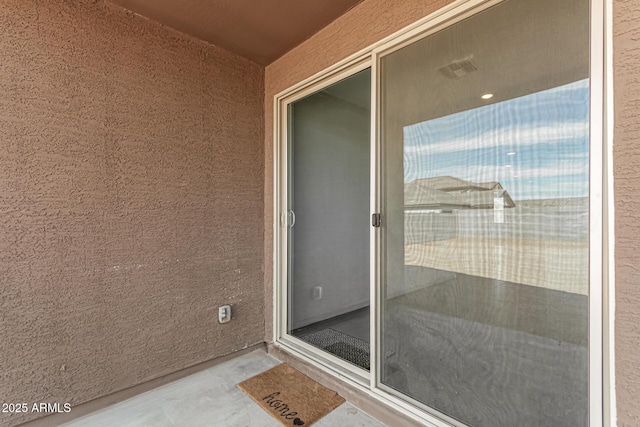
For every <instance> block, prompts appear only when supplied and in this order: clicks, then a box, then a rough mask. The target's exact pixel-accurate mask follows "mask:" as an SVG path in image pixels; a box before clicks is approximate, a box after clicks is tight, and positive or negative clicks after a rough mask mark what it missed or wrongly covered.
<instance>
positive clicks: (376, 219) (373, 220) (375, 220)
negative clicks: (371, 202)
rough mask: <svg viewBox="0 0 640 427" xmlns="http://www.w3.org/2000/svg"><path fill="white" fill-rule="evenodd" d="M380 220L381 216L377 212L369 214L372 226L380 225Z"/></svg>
mask: <svg viewBox="0 0 640 427" xmlns="http://www.w3.org/2000/svg"><path fill="white" fill-rule="evenodd" d="M381 222H382V218H381V217H380V214H379V213H374V214H371V225H372V226H374V227H380V223H381Z"/></svg>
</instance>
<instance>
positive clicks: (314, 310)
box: [291, 81, 371, 329]
mask: <svg viewBox="0 0 640 427" xmlns="http://www.w3.org/2000/svg"><path fill="white" fill-rule="evenodd" d="M342 84H343V85H348V84H349V82H348V81H347V82H344V83H342ZM292 110H293V140H292V145H293V148H292V150H291V151H292V157H293V188H292V193H293V194H292V196H293V210H294V212H295V215H296V222H295V225H294V227H293V228H292V232H293V247H294V248H295V249H294V251H293V292H292V307H291V313H292V319H291V322H292V323H291V329H296V328H301V327H303V326H307V325H309V324H311V323H315V322H319V321H321V320H326V319H329V318H331V317H334V316H338V315H341V314H345V313H348V312H350V311H353V310H356V309H359V308H363V307H367V306H369V294H370V290H369V224H370V218H369V178H370V176H369V163H370V153H369V143H370V137H369V135H370V128H371V112H370V111H369V110H366V109H364V108H362V107H358V106H356V105H354V104H351V103H349V102H347V101H344V100H341V99H338V98H336V97H334V96H332V95H329V94H327V93H326V92H321V93H316V94H314V95H312V96H309V97H307V98H304V99H301V100H299V101H297V102H296V103H294V104H293V107H292ZM344 260H348V262H346V263H345V262H344ZM314 287H320V288H321V289H322V296H321V298H320V299H314V298H313V293H312V290H313V288H314Z"/></svg>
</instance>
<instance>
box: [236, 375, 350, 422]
mask: <svg viewBox="0 0 640 427" xmlns="http://www.w3.org/2000/svg"><path fill="white" fill-rule="evenodd" d="M238 387H240V389H241V390H242V391H244V392H245V393H247V395H249V397H250V398H252V399H253V400H254V401H255V402H256V403H257V404H258V405H260V406H261V407H262V409H264V410H265V411H267V412H268V413H269V414H271V416H272V417H273V418H275V419H276V420H278V421H280V423H281V424H282V425H284V426H310V425H311V424H313V423H314V422H316V421H318V420H319V419H320V418H322V417H324V416H325V415H327V414H328V413H329V412H331V411H333V410H334V409H335V408H337V407H338V406H340V405H342V403H344V399H343V398H342V397H340V396H339V395H338V394H337V393H336V392H335V391H332V390H329V389H328V388H326V387H323V386H321V385H320V384H318V383H317V382H315V381H313V380H312V379H311V378H309V377H307V376H306V375H304V374H302V373H300V372H298V371H296V370H295V369H293V368H292V367H291V366H289V365H287V364H286V363H283V364H281V365H278V366H276V367H275V368H272V369H269V370H268V371H266V372H263V373H261V374H259V375H256V376H255V377H253V378H249V379H248V380H246V381H243V382H241V383H240V384H238Z"/></svg>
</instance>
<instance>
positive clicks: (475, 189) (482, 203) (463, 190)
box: [404, 176, 516, 211]
mask: <svg viewBox="0 0 640 427" xmlns="http://www.w3.org/2000/svg"><path fill="white" fill-rule="evenodd" d="M497 200H499V201H500V202H501V204H502V206H501V207H503V208H514V207H515V206H516V204H515V203H514V202H513V200H512V199H511V197H510V196H509V193H508V192H507V190H505V189H504V188H502V185H500V183H499V182H496V181H494V182H480V183H475V182H470V181H465V180H462V179H459V178H454V177H452V176H436V177H433V178H420V179H416V180H413V181H411V182H409V183H407V184H405V186H404V207H405V210H442V211H447V210H453V209H494V208H497V209H500V207H498V206H497V205H496V201H497Z"/></svg>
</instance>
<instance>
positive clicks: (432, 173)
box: [379, 0, 590, 427]
mask: <svg viewBox="0 0 640 427" xmlns="http://www.w3.org/2000/svg"><path fill="white" fill-rule="evenodd" d="M588 40H589V2H588V1H586V0H541V1H535V2H532V1H529V0H507V1H504V2H502V3H499V4H498V5H496V6H493V7H491V8H489V9H486V10H485V11H483V12H480V13H479V14H477V15H474V16H472V17H470V18H468V19H465V20H463V21H460V22H458V23H456V24H454V25H452V26H450V27H447V28H446V29H443V30H441V31H439V32H437V33H434V34H432V35H429V36H427V37H426V38H423V39H421V40H419V41H417V42H415V43H412V44H410V45H408V46H406V47H403V48H401V49H399V50H396V51H394V52H392V53H389V54H386V55H384V56H382V57H381V59H380V76H381V94H380V96H381V129H382V133H381V138H382V147H383V148H382V160H381V161H382V167H383V183H384V185H383V196H382V197H383V199H382V206H383V212H382V215H383V242H384V245H383V259H384V265H383V269H382V271H383V277H382V292H381V294H382V298H381V321H380V324H381V332H380V339H381V345H380V348H381V351H380V354H379V358H380V368H381V372H380V383H381V386H382V387H386V388H388V389H389V390H390V391H392V392H393V393H394V394H397V395H399V396H403V395H406V396H408V397H409V398H411V399H413V400H416V401H418V402H421V403H423V404H425V405H427V406H429V407H431V408H434V409H436V410H438V411H440V412H442V413H444V414H446V415H448V416H450V417H452V418H454V419H456V420H458V421H460V422H462V423H465V424H468V425H472V426H492V427H493V426H554V427H558V426H571V427H575V426H586V425H588V344H589V343H588V296H589V280H588V272H589V263H588V260H589V215H588V213H589V197H588V195H589V93H590V89H589V83H590V81H589V43H588Z"/></svg>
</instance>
